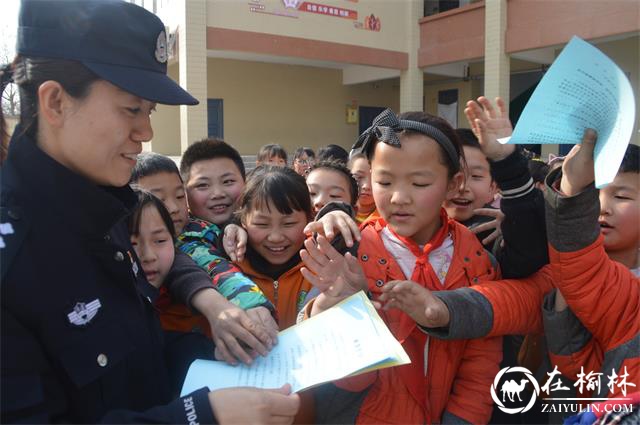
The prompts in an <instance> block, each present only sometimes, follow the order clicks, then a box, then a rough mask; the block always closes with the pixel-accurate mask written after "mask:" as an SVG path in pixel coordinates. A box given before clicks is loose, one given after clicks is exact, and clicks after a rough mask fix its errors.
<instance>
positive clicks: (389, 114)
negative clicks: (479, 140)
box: [351, 109, 460, 172]
mask: <svg viewBox="0 0 640 425" xmlns="http://www.w3.org/2000/svg"><path fill="white" fill-rule="evenodd" d="M403 130H411V131H416V132H418V133H420V134H424V135H425V136H427V137H430V138H432V139H433V140H435V141H436V142H437V143H438V144H439V145H440V146H441V147H442V149H444V151H445V152H446V154H447V157H448V158H449V159H450V160H451V164H453V166H454V172H457V171H458V170H459V169H460V159H459V157H458V153H457V152H456V150H455V148H454V147H453V143H451V140H449V138H448V137H447V136H446V135H445V134H444V133H443V132H442V131H440V130H438V129H437V128H436V127H434V126H432V125H429V124H425V123H422V122H419V121H412V120H399V119H398V117H396V114H394V113H393V111H392V110H391V109H385V110H384V111H382V113H381V114H380V115H378V116H377V117H376V118H375V119H374V120H373V123H372V124H371V127H369V128H368V129H366V130H365V131H364V132H363V133H362V134H361V135H360V137H358V140H357V141H356V143H355V144H354V145H353V147H352V148H351V153H352V154H356V153H363V154H365V155H367V156H369V155H368V153H369V152H368V151H369V149H370V148H371V144H372V143H373V142H374V141H376V140H379V141H381V142H384V143H386V144H388V145H391V146H395V147H400V146H401V145H400V139H399V138H398V134H397V133H399V132H401V131H403Z"/></svg>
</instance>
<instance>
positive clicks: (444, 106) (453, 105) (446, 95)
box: [438, 89, 458, 128]
mask: <svg viewBox="0 0 640 425" xmlns="http://www.w3.org/2000/svg"><path fill="white" fill-rule="evenodd" d="M438 116H439V117H440V118H444V119H445V120H447V121H448V122H449V124H451V126H452V127H453V128H458V89H451V90H440V91H439V92H438Z"/></svg>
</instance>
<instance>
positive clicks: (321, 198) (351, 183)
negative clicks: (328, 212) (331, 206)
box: [307, 161, 358, 215]
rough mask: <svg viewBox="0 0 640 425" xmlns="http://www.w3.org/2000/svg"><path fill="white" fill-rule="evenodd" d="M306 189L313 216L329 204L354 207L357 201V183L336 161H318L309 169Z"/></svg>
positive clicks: (346, 169) (347, 170)
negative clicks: (340, 203)
mask: <svg viewBox="0 0 640 425" xmlns="http://www.w3.org/2000/svg"><path fill="white" fill-rule="evenodd" d="M307 187H308V188H309V196H311V204H312V205H313V214H314V215H315V214H317V213H318V211H320V210H321V209H322V207H324V206H325V205H327V204H328V203H329V202H334V201H338V202H344V203H346V204H349V205H351V206H352V207H355V205H356V201H357V200H358V183H357V182H356V181H355V179H354V178H353V177H352V176H351V173H350V172H349V169H348V168H347V167H345V166H344V164H342V163H341V162H338V161H320V162H318V163H317V164H316V165H314V166H313V167H311V171H309V174H307Z"/></svg>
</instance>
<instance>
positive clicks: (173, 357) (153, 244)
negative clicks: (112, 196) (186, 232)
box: [128, 191, 214, 393]
mask: <svg viewBox="0 0 640 425" xmlns="http://www.w3.org/2000/svg"><path fill="white" fill-rule="evenodd" d="M128 227H129V234H130V235H131V245H132V246H133V249H134V250H135V252H136V255H137V256H138V259H139V260H140V264H141V265H142V270H143V271H144V274H145V275H146V277H147V280H148V281H149V283H150V284H152V285H153V286H154V287H156V288H157V289H159V290H160V294H164V293H166V288H165V287H163V285H164V283H165V281H166V279H167V276H168V275H169V271H170V270H171V268H172V267H173V263H174V259H175V255H176V248H175V245H174V242H175V236H174V226H173V220H172V218H171V215H170V214H169V211H167V209H166V208H165V206H164V204H163V203H162V201H161V200H159V199H158V198H156V197H155V196H154V195H152V194H151V193H149V192H146V191H138V204H137V206H136V209H135V210H134V211H133V212H132V213H131V214H130V215H129V219H128ZM205 277H206V275H205ZM162 299H166V300H168V297H166V294H165V297H163V296H162V295H161V296H160V298H159V300H158V302H156V307H157V308H158V309H159V311H160V317H161V319H162V318H163V316H164V314H165V313H166V307H167V306H168V305H167V303H165V302H164V301H161V300H162ZM164 339H165V358H166V361H167V367H168V369H169V376H170V379H171V383H172V387H173V388H174V391H175V392H176V393H177V392H178V391H179V389H180V387H181V385H182V381H183V380H184V377H185V375H186V372H187V369H188V368H189V365H190V363H191V362H192V361H193V359H194V358H202V359H211V360H213V353H214V345H213V343H212V342H211V341H210V340H208V339H206V338H205V337H204V335H202V334H199V333H195V332H175V331H171V330H166V329H165V332H164Z"/></svg>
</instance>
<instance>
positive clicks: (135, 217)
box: [127, 189, 176, 243]
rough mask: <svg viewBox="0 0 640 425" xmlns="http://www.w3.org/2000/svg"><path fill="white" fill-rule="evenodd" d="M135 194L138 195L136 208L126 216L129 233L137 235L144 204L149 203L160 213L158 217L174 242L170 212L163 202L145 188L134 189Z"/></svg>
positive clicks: (173, 229) (173, 228)
mask: <svg viewBox="0 0 640 425" xmlns="http://www.w3.org/2000/svg"><path fill="white" fill-rule="evenodd" d="M135 192H136V194H137V195H138V204H137V205H136V208H135V209H134V210H133V211H132V212H131V214H129V218H128V223H127V224H128V227H129V234H130V235H134V236H135V235H138V234H140V224H141V221H142V211H143V210H144V209H145V207H146V206H148V205H151V206H154V207H156V209H157V210H158V214H160V218H161V219H162V222H163V223H164V225H165V226H167V230H168V231H169V234H171V238H172V239H173V242H174V243H175V240H176V238H175V233H176V231H175V227H174V225H173V220H172V219H171V214H169V211H168V210H167V207H165V206H164V202H162V201H161V200H160V199H158V198H157V197H156V196H155V195H153V194H152V193H151V192H147V191H146V190H142V189H136V191H135Z"/></svg>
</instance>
